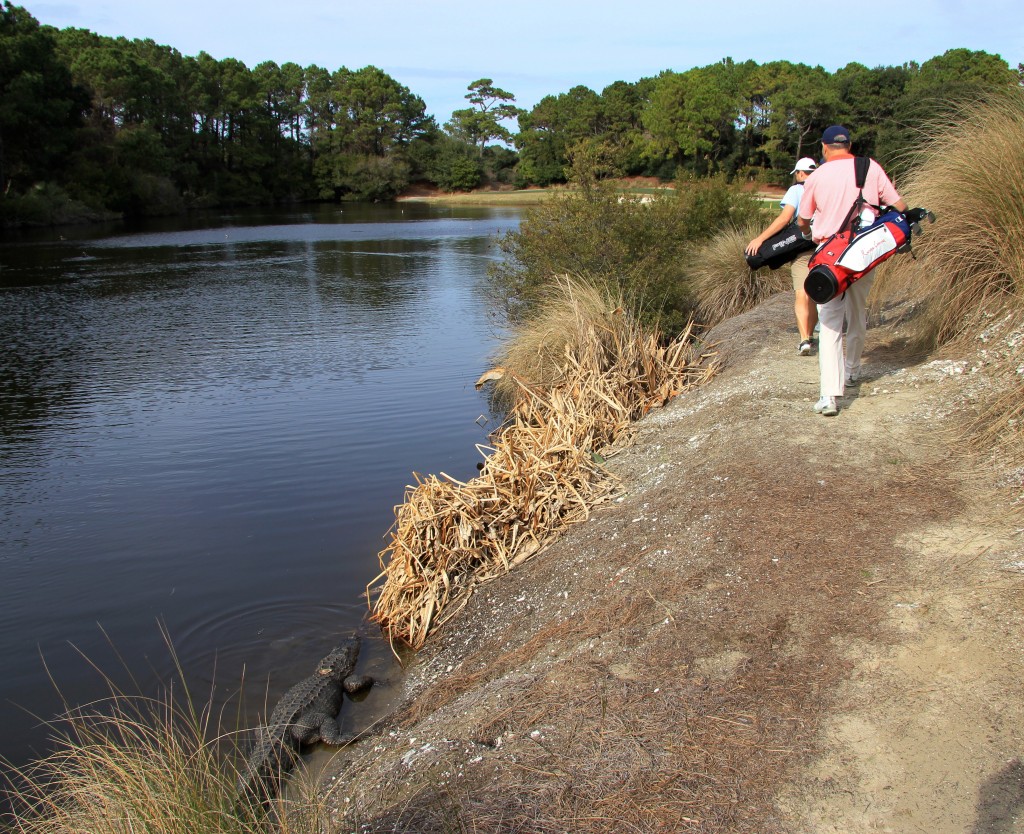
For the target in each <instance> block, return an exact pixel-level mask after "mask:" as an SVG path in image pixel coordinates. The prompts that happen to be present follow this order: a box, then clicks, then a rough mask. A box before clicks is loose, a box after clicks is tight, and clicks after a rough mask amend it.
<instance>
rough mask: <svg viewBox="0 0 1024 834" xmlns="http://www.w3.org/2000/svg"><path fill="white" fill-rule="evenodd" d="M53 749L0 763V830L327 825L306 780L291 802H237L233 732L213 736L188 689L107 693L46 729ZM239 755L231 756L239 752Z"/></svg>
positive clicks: (108, 831) (179, 831)
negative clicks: (21, 761) (229, 761)
mask: <svg viewBox="0 0 1024 834" xmlns="http://www.w3.org/2000/svg"><path fill="white" fill-rule="evenodd" d="M47 726H48V727H49V728H50V731H51V739H50V743H51V744H50V746H51V748H52V752H50V753H49V754H47V755H45V756H43V757H41V758H39V759H37V760H35V761H34V762H32V763H30V764H28V765H26V766H24V767H15V766H14V765H12V764H11V763H10V762H6V761H3V760H2V759H0V765H2V766H3V767H2V776H0V793H2V794H3V796H2V797H0V803H2V804H3V805H4V806H5V812H4V813H2V814H0V830H2V831H4V832H10V834H198V832H202V834H265V832H266V831H269V830H275V829H274V828H273V827H272V826H274V825H276V826H277V829H276V830H277V831H279V832H281V834H313V832H321V831H322V830H324V829H323V823H324V821H325V819H326V812H325V809H324V805H323V802H322V800H320V799H319V798H318V796H317V794H316V790H315V785H314V784H313V783H312V781H311V780H308V779H303V778H302V777H301V776H300V777H299V778H294V777H293V778H292V779H291V780H289V784H288V791H287V794H288V799H287V800H285V799H278V800H277V801H276V803H275V804H274V806H273V807H263V806H261V805H260V804H258V803H257V802H256V801H255V800H251V799H249V798H242V800H241V801H239V799H238V794H237V788H236V779H237V773H236V772H233V768H231V767H230V766H226V765H225V762H224V755H223V754H224V752H225V750H227V751H228V752H231V750H232V749H233V747H234V746H235V745H234V738H236V737H238V738H240V736H238V735H237V734H231V735H223V734H220V733H218V732H215V731H213V727H212V723H211V710H210V709H209V705H207V707H206V708H205V709H203V710H197V709H196V708H195V707H194V706H193V703H192V700H191V698H190V696H189V695H188V693H187V692H185V693H184V694H183V695H182V696H181V697H180V698H176V697H175V696H174V695H173V694H172V693H170V692H168V693H165V694H164V695H162V696H160V697H157V698H149V697H144V696H141V695H134V694H133V695H126V694H124V693H122V692H120V691H117V690H116V689H115V688H113V687H112V689H111V695H110V696H109V697H107V698H106V699H103V700H101V701H99V702H97V703H94V704H90V705H88V706H85V707H76V708H69V709H68V710H67V712H66V713H65V714H64V715H63V716H62V717H61V718H60V719H58V720H56V721H54V722H52V723H50V724H49V725H47ZM240 752H241V751H240V750H235V754H236V755H239V754H240Z"/></svg>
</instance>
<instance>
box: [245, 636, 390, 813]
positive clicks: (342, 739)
mask: <svg viewBox="0 0 1024 834" xmlns="http://www.w3.org/2000/svg"><path fill="white" fill-rule="evenodd" d="M358 657H359V638H358V637H357V636H353V637H352V638H351V639H349V640H348V641H347V642H345V643H344V644H343V645H341V646H338V647H336V648H335V649H333V650H332V651H331V653H330V654H329V655H327V657H325V658H324V659H323V660H321V661H320V663H319V664H318V665H317V669H316V671H315V672H314V673H313V674H312V675H310V676H309V677H307V678H305V679H304V680H301V681H299V682H298V683H297V684H295V686H293V687H292V688H291V689H289V690H288V691H287V692H286V693H285V694H284V695H283V696H282V698H281V700H280V701H278V702H277V705H276V706H275V707H274V711H273V712H272V713H271V715H270V720H269V721H268V722H267V724H266V726H264V727H260V728H259V729H258V730H257V731H256V742H255V743H254V744H253V746H252V748H251V750H250V751H249V755H248V757H247V758H246V760H245V764H244V766H243V768H242V772H241V774H240V776H239V778H238V803H239V806H240V807H245V806H248V807H253V806H252V803H253V802H254V801H255V802H256V803H258V804H260V805H268V804H269V803H271V802H272V801H273V799H274V797H275V796H276V795H277V793H278V791H279V789H280V786H281V779H282V778H283V777H284V775H285V774H286V773H288V772H289V771H290V770H291V769H292V768H293V767H294V766H295V763H296V762H297V761H298V758H299V753H300V752H301V750H302V747H303V746H304V745H308V744H315V743H316V742H318V741H322V742H323V743H324V744H333V745H341V744H347V743H348V742H350V741H351V740H352V739H353V736H352V735H342V733H341V729H340V727H339V726H338V720H337V717H338V712H339V710H340V709H341V703H342V701H343V700H344V697H345V695H344V693H345V692H348V693H350V694H351V693H355V692H359V691H360V690H363V689H366V688H367V687H368V686H371V685H372V684H373V679H372V678H370V677H369V676H367V675H353V674H352V670H353V669H355V665H356V660H357V658H358Z"/></svg>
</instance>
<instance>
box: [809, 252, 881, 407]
mask: <svg viewBox="0 0 1024 834" xmlns="http://www.w3.org/2000/svg"><path fill="white" fill-rule="evenodd" d="M874 281H875V271H874V270H871V272H869V273H867V275H865V276H864V277H863V278H861V279H860V280H859V281H854V282H853V283H852V284H851V285H850V286H849V288H848V289H847V290H846V292H845V293H843V294H842V295H838V296H836V297H835V298H833V299H832V300H831V301H829V302H827V303H825V304H819V305H818V321H820V322H821V332H820V333H819V334H818V367H819V369H820V371H821V396H823V397H841V396H843V394H844V393H845V391H846V377H848V376H859V375H860V357H861V354H862V353H863V352H864V334H865V333H866V332H867V329H868V293H870V292H871V285H872V284H873V283H874ZM844 321H845V322H846V350H845V351H844V350H843V322H844Z"/></svg>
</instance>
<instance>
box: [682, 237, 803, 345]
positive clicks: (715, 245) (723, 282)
mask: <svg viewBox="0 0 1024 834" xmlns="http://www.w3.org/2000/svg"><path fill="white" fill-rule="evenodd" d="M759 231H760V229H759V228H753V227H747V228H743V229H726V230H725V231H723V232H720V233H719V234H717V235H716V236H715V237H713V238H711V240H709V241H708V242H707V243H706V244H704V245H703V246H701V247H700V248H699V249H697V250H696V252H695V253H694V254H693V256H692V260H691V263H690V266H689V268H688V270H687V274H688V275H689V278H690V281H691V282H692V283H691V287H692V290H693V294H694V297H695V298H696V300H697V319H698V321H700V322H701V323H702V324H704V325H706V326H708V327H712V326H714V325H716V324H718V323H719V322H720V321H724V320H725V319H728V318H731V317H732V316H737V315H739V314H740V313H744V312H746V311H747V310H750V309H752V308H753V307H756V306H757V305H758V304H760V303H761V302H762V301H764V300H765V299H766V298H768V297H769V296H772V295H775V293H778V292H782V291H783V290H787V289H789V288H790V286H791V284H792V282H791V280H790V276H789V268H788V267H786V266H784V267H781V268H780V269H769V268H768V267H766V266H763V267H761V268H760V269H756V270H754V269H750V268H749V267H747V265H746V262H745V261H744V258H743V249H744V247H745V246H746V245H747V242H748V241H749V240H751V239H752V238H754V237H756V236H757V234H758V232H759Z"/></svg>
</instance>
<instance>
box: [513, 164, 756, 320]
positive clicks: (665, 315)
mask: <svg viewBox="0 0 1024 834" xmlns="http://www.w3.org/2000/svg"><path fill="white" fill-rule="evenodd" d="M762 212H763V210H762V209H761V208H760V206H759V205H758V203H757V202H756V201H755V200H753V199H752V198H751V197H749V196H748V195H746V194H743V193H742V192H740V191H739V190H738V189H736V188H733V187H731V186H729V185H728V184H727V183H726V182H725V180H724V179H723V178H712V179H706V180H698V181H694V182H680V183H678V184H677V187H676V189H675V190H666V191H664V192H662V193H660V194H655V195H645V196H644V197H643V198H641V197H639V196H626V195H623V194H621V193H620V192H618V191H616V190H615V187H614V186H613V185H611V184H610V183H608V182H597V181H591V180H588V179H584V180H583V181H581V182H580V188H579V190H578V191H576V192H568V193H566V194H565V195H564V196H556V197H553V198H552V199H550V200H546V201H544V202H543V203H540V204H538V205H536V206H534V207H532V208H531V209H530V210H528V211H527V212H526V215H525V216H524V218H523V221H522V223H521V224H520V226H519V229H518V230H517V231H515V232H510V233H509V234H507V235H506V236H505V237H504V238H503V239H502V240H501V241H500V244H499V245H500V247H501V250H502V252H503V253H504V254H505V260H504V262H502V263H501V264H499V265H497V266H496V267H495V268H494V269H493V275H494V278H495V289H496V291H497V293H498V294H499V297H500V300H501V301H503V302H504V303H505V305H506V308H507V309H509V311H510V313H511V314H512V317H513V318H514V319H515V318H518V317H520V316H529V315H531V314H532V313H533V312H535V309H536V308H537V307H538V306H539V305H541V304H542V303H543V299H544V298H545V294H546V291H547V290H548V288H549V287H550V285H551V284H552V283H553V282H554V281H556V280H557V279H558V277H559V276H562V275H578V276H583V277H585V278H586V280H588V281H589V282H591V283H594V284H598V285H601V284H605V285H607V286H609V287H611V288H614V290H615V292H616V293H617V294H621V295H622V296H623V297H625V298H626V299H629V300H630V303H631V304H632V305H633V306H634V307H636V308H637V309H641V310H642V311H643V313H642V314H641V316H642V319H643V321H645V322H651V321H655V320H656V321H658V322H659V324H660V326H661V329H662V331H663V332H664V333H665V335H666V336H667V337H672V336H673V335H675V334H676V333H678V332H679V331H680V330H681V329H682V328H683V327H684V326H685V325H686V323H687V321H688V320H689V319H690V318H691V316H692V314H693V310H694V298H693V294H692V291H691V288H690V287H689V285H688V281H687V278H686V272H685V268H684V267H685V261H686V257H687V253H688V252H689V250H690V249H691V248H692V247H693V246H695V245H698V244H700V243H701V242H702V241H704V240H706V239H707V238H709V237H710V236H712V235H714V234H716V233H717V232H718V231H719V230H721V229H723V228H728V227H732V226H735V225H745V224H746V223H748V222H750V221H751V219H752V218H758V219H760V218H761V216H762Z"/></svg>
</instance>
